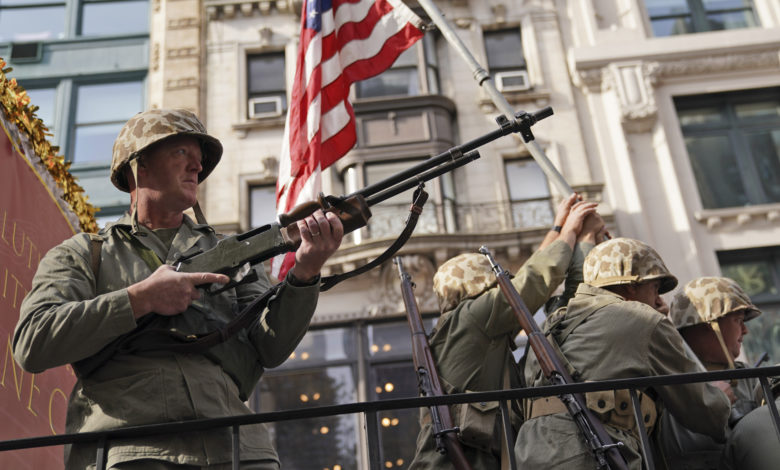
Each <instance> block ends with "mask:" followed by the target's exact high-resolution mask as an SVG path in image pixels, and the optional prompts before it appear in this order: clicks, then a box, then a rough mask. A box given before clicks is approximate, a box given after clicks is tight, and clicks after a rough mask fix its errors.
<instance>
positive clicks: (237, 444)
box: [232, 424, 241, 470]
mask: <svg viewBox="0 0 780 470" xmlns="http://www.w3.org/2000/svg"><path fill="white" fill-rule="evenodd" d="M240 431H241V426H239V425H238V424H234V425H233V465H232V467H233V470H240V469H239V465H241V433H240Z"/></svg>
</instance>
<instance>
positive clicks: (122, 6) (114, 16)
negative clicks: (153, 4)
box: [81, 0, 149, 36]
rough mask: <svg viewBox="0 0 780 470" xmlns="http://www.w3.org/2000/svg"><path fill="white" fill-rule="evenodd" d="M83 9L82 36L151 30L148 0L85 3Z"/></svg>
mask: <svg viewBox="0 0 780 470" xmlns="http://www.w3.org/2000/svg"><path fill="white" fill-rule="evenodd" d="M82 9H83V10H82V15H83V16H82V18H81V35H82V36H113V35H119V34H133V33H147V32H149V2H148V1H146V0H137V1H127V2H100V3H85V4H84V5H83V6H82Z"/></svg>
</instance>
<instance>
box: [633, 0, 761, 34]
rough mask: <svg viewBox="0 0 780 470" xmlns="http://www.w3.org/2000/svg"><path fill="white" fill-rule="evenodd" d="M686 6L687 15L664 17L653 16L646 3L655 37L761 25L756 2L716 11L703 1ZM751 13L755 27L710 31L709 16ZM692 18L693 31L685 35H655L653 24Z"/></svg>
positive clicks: (691, 1) (688, 1)
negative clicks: (706, 5) (706, 6)
mask: <svg viewBox="0 0 780 470" xmlns="http://www.w3.org/2000/svg"><path fill="white" fill-rule="evenodd" d="M683 1H684V2H685V4H686V5H687V7H688V12H686V13H668V14H663V15H655V16H653V15H651V13H650V10H649V9H648V5H647V2H645V9H644V10H645V15H646V17H647V23H648V26H649V31H650V33H651V34H652V36H653V37H658V38H662V37H672V36H684V35H686V34H696V33H704V32H709V31H732V30H735V29H746V28H751V27H759V26H760V25H761V22H760V18H759V16H758V14H757V13H756V6H755V2H754V0H747V2H748V3H749V5H748V6H744V7H738V8H737V7H735V8H720V9H714V10H707V9H706V8H705V6H704V3H703V1H702V0H683ZM746 11H747V12H749V13H750V14H751V16H752V20H753V22H754V23H755V26H746V27H745V28H725V27H724V28H723V29H722V30H720V29H710V27H709V24H710V21H709V16H710V15H713V14H722V13H735V12H746ZM686 17H687V18H690V24H691V28H692V31H689V32H685V33H678V34H668V35H663V36H658V35H656V34H655V29H654V28H653V23H654V22H655V21H661V20H670V19H684V18H686Z"/></svg>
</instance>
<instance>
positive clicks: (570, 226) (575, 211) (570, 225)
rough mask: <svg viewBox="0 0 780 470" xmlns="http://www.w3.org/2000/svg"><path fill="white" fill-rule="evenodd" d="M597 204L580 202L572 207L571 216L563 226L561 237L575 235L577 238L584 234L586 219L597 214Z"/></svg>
mask: <svg viewBox="0 0 780 470" xmlns="http://www.w3.org/2000/svg"><path fill="white" fill-rule="evenodd" d="M596 206H598V203H597V202H585V201H580V202H577V203H575V204H574V206H572V208H571V211H570V212H569V216H568V217H567V218H566V222H565V223H564V224H563V229H562V230H561V236H566V235H569V234H570V235H573V236H574V237H575V238H576V237H577V236H579V234H580V232H582V228H583V224H584V223H585V219H586V218H587V217H588V216H589V215H590V214H595V213H596Z"/></svg>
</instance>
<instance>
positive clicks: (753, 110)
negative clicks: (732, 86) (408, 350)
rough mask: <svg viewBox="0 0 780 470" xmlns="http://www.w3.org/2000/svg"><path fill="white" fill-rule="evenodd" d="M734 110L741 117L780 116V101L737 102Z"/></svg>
mask: <svg viewBox="0 0 780 470" xmlns="http://www.w3.org/2000/svg"><path fill="white" fill-rule="evenodd" d="M734 111H735V112H736V114H737V117H738V118H740V119H750V118H759V117H763V118H771V117H780V101H771V100H768V101H762V102H760V103H744V104H736V105H734Z"/></svg>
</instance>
